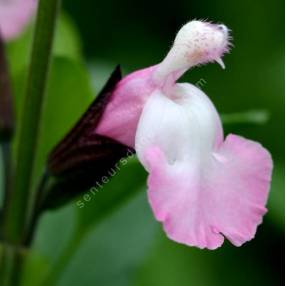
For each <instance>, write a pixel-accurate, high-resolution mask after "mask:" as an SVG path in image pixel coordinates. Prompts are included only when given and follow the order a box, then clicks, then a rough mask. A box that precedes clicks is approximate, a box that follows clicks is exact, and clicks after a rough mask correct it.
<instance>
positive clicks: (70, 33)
mask: <svg viewBox="0 0 286 286" xmlns="http://www.w3.org/2000/svg"><path fill="white" fill-rule="evenodd" d="M32 35H33V25H31V26H29V27H28V28H27V30H26V31H25V32H24V33H23V34H22V35H21V36H20V37H19V38H17V39H16V40H14V41H12V42H9V43H8V45H7V53H8V59H9V63H10V71H11V74H12V77H15V76H17V74H18V73H19V72H21V71H22V70H23V69H24V68H26V67H27V65H28V61H29V56H30V48H31V42H32ZM53 54H54V55H55V56H66V57H69V58H72V59H74V60H81V44H80V37H79V34H78V31H77V29H76V27H75V25H74V24H73V22H72V20H71V19H70V17H68V16H67V15H66V14H61V16H60V17H59V21H58V23H57V28H56V35H55V42H54V48H53Z"/></svg>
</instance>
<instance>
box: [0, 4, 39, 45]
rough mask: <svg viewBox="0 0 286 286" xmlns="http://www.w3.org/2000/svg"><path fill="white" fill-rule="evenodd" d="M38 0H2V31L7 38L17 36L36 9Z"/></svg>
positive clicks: (0, 28)
mask: <svg viewBox="0 0 286 286" xmlns="http://www.w3.org/2000/svg"><path fill="white" fill-rule="evenodd" d="M36 6H37V1H36V0H8V1H5V0H2V1H0V33H1V35H2V37H3V38H4V39H5V40H11V39H13V38H15V37H17V36H18V35H19V34H20V33H21V32H22V31H23V29H24V28H25V27H26V25H27V24H28V23H29V21H30V19H31V17H32V16H33V15H34V12H35V10H36Z"/></svg>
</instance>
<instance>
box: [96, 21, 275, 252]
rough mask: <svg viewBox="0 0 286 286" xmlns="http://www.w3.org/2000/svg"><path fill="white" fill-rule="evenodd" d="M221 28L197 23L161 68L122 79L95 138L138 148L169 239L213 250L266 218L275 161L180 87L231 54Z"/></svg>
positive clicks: (194, 91) (195, 92)
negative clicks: (185, 77)
mask: <svg viewBox="0 0 286 286" xmlns="http://www.w3.org/2000/svg"><path fill="white" fill-rule="evenodd" d="M228 34H229V32H228V29H227V28H226V27H225V26H224V25H215V24H210V23H206V22H201V21H192V22H190V23H188V24H186V25H185V26H183V28H182V29H181V30H180V31H179V33H178V35H177V37H176V39H175V42H174V45H173V47H172V49H171V50H170V52H169V53H168V55H167V56H166V58H165V59H164V60H163V61H162V62H161V63H160V64H158V65H156V66H153V67H150V68H147V69H144V70H140V71H137V72H134V73H132V74H130V75H128V76H127V77H125V78H124V79H123V80H121V81H120V82H119V83H118V84H117V86H116V88H115V90H114V92H113V95H112V98H111V100H110V102H109V103H108V105H107V107H106V109H105V112H104V114H103V117H102V119H101V121H100V123H99V125H98V126H97V128H96V130H95V132H96V133H97V134H100V135H104V136H107V137H110V138H112V139H115V140H117V141H119V142H121V143H123V144H125V145H128V146H131V147H135V149H136V152H137V155H138V157H139V160H140V162H141V163H142V164H143V166H144V167H145V168H146V170H147V171H148V172H149V178H148V198H149V202H150V205H151V207H152V210H153V213H154V215H155V217H156V219H157V220H158V221H160V222H162V224H163V226H164V230H165V232H166V233H167V235H168V237H170V238H171V239H173V240H175V241H177V242H180V243H184V244H187V245H190V246H197V247H199V248H208V249H215V248H217V247H219V246H221V245H222V244H223V241H224V237H226V238H227V239H228V240H230V241H231V242H232V243H233V244H234V245H236V246H240V245H242V244H243V243H244V242H246V241H248V240H250V239H252V238H253V237H254V235H255V233H256V228H257V226H258V225H259V224H260V223H261V222H262V217H263V215H264V214H265V213H266V208H265V205H266V202H267V197H268V191H269V186H270V180H271V172H272V160H271V155H270V154H269V153H268V151H267V150H266V149H264V148H263V147H262V146H261V145H260V144H259V143H256V142H254V141H251V140H248V139H245V138H243V137H240V136H237V135H232V134H231V135H228V136H227V137H226V138H225V139H224V136H223V128H222V124H221V120H220V117H219V114H218V112H217V110H216V109H215V107H214V105H213V103H212V102H211V101H210V99H209V98H208V97H207V95H205V94H204V93H203V92H202V91H201V90H200V89H198V88H196V87H195V86H194V85H191V84H188V83H176V81H177V79H179V78H180V77H181V75H182V74H183V73H184V72H186V71H187V70H188V69H190V68H191V67H193V66H196V65H200V64H205V63H207V62H214V61H216V62H218V63H219V64H220V65H221V66H222V67H224V64H223V62H222V60H221V58H222V56H223V54H224V53H225V52H227V51H228V47H229V35H228Z"/></svg>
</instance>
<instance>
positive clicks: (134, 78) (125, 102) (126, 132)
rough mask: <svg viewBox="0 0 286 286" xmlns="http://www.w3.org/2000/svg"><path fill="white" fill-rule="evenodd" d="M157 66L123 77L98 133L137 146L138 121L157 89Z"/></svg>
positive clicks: (97, 128)
mask: <svg viewBox="0 0 286 286" xmlns="http://www.w3.org/2000/svg"><path fill="white" fill-rule="evenodd" d="M153 70H154V67H149V68H146V69H143V70H139V71H136V72H133V73H131V74H130V75H128V76H126V77H125V78H123V79H122V80H121V81H120V82H119V84H118V86H117V87H116V89H115V91H114V92H113V95H112V98H111V100H110V102H109V103H108V105H107V107H106V109H105V111H104V114H103V117H102V119H101V121H100V123H99V125H98V126H97V127H96V130H95V132H96V133H97V134H100V135H103V136H106V137H109V138H112V139H116V140H117V141H119V142H121V143H123V144H125V145H127V146H131V147H133V146H134V141H135V133H136V128H137V125H138V121H139V118H140V115H141V112H142V109H143V107H144V104H145V102H146V100H147V99H148V97H149V95H150V94H151V93H152V91H153V90H154V89H155V88H156V87H155V86H154V85H153V83H152V79H151V75H152V72H153Z"/></svg>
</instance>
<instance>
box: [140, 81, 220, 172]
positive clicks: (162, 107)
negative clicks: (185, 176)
mask: <svg viewBox="0 0 286 286" xmlns="http://www.w3.org/2000/svg"><path fill="white" fill-rule="evenodd" d="M170 94H171V96H170V97H167V96H166V95H165V94H163V93H162V92H161V91H159V90H156V91H155V92H154V93H153V94H152V95H151V96H150V98H149V99H148V101H147V103H146V105H145V107H144V109H143V112H142V115H141V117H140V120H139V124H138V127H137V133H136V139H135V149H136V151H137V154H138V157H139V159H140V160H142V161H143V160H144V159H143V158H144V150H146V149H147V148H149V147H150V146H158V147H159V148H160V149H161V150H163V151H164V153H165V155H166V157H167V160H168V162H169V163H170V164H172V163H174V162H178V161H180V162H191V163H194V161H196V160H202V157H204V154H209V153H210V152H211V151H212V149H213V148H215V147H216V146H217V145H218V144H220V142H221V141H222V127H221V123H220V120H219V117H218V114H217V112H216V110H215V108H214V106H213V105H212V103H211V102H210V100H209V99H208V97H207V96H206V95H205V94H204V93H203V92H202V91H201V90H199V89H198V88H196V87H195V86H193V85H190V84H176V85H175V86H174V89H173V90H172V92H170ZM142 163H143V165H145V167H146V164H144V163H145V162H142Z"/></svg>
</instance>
